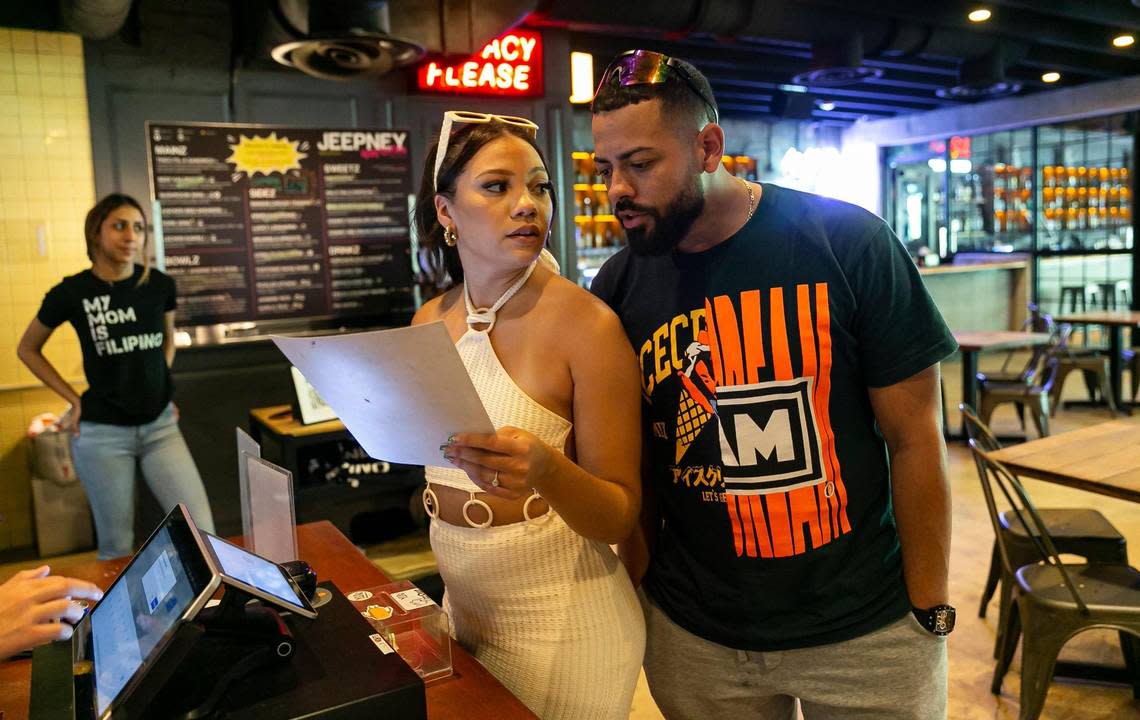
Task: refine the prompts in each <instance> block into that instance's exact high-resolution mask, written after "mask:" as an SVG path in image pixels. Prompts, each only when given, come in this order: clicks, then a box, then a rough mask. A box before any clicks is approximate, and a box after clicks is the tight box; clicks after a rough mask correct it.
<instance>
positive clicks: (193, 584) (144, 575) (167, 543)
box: [90, 508, 217, 717]
mask: <svg viewBox="0 0 1140 720" xmlns="http://www.w3.org/2000/svg"><path fill="white" fill-rule="evenodd" d="M180 513H181V510H180V508H176V509H175V510H174V511H172V512H171V514H170V515H169V516H167V518H166V520H165V521H163V524H162V525H161V526H160V527H159V528H158V530H156V531H155V533H154V534H153V535H151V537H150V539H148V540H147V542H146V544H145V545H143V547H142V549H140V550H139V551H138V553H137V554H136V555H135V557H134V559H132V560H131V562H130V564H129V565H127V567H126V569H125V570H124V571H123V572H122V574H121V575H119V577H118V578H117V579H116V580H115V583H114V584H113V585H112V586H111V587H110V589H109V590H108V591H107V593H106V595H104V597H103V599H102V600H100V601H99V603H98V604H97V605H96V606H95V609H94V610H92V611H91V620H90V622H91V652H92V656H93V660H94V664H95V670H94V672H95V713H96V717H102V716H103V714H104V713H105V712H106V711H107V710H108V709H110V707H111V705H112V703H113V702H114V701H115V700H116V699H118V698H119V697H120V696H121V695H123V691H124V689H125V688H127V686H128V684H129V683H130V682H131V681H132V679H134V678H136V677H141V676H142V674H143V673H144V672H145V669H146V668H147V667H148V666H149V665H150V663H152V662H153V661H154V660H155V659H156V658H157V657H158V656H159V654H160V653H161V652H162V649H163V647H164V646H165V644H166V642H167V641H168V640H169V639H170V637H171V636H172V634H173V631H174V628H175V626H176V625H177V624H178V621H179V620H182V619H184V618H185V619H190V618H191V617H193V615H194V614H195V613H196V612H197V610H198V609H199V608H200V607H201V606H202V604H204V603H205V601H206V600H207V599H209V595H210V594H212V593H213V591H214V588H215V587H216V585H217V582H216V580H214V578H213V573H212V572H211V571H210V569H209V566H208V565H207V563H206V559H205V557H204V555H203V553H202V548H201V545H199V544H198V543H197V542H196V541H195V539H194V535H195V534H196V532H197V531H196V530H194V529H193V527H192V526H191V525H189V520H188V519H187V518H186V517H185V516H183V515H181V514H180Z"/></svg>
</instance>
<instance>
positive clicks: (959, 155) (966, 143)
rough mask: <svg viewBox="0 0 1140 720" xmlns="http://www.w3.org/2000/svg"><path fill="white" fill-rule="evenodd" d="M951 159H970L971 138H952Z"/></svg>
mask: <svg viewBox="0 0 1140 720" xmlns="http://www.w3.org/2000/svg"><path fill="white" fill-rule="evenodd" d="M950 159H951V160H958V159H963V160H969V159H970V138H968V137H958V136H957V135H955V136H954V137H952V138H950Z"/></svg>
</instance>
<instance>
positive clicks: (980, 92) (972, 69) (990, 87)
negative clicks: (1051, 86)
mask: <svg viewBox="0 0 1140 720" xmlns="http://www.w3.org/2000/svg"><path fill="white" fill-rule="evenodd" d="M1019 90H1021V83H1019V82H1017V81H1015V80H1009V79H1007V78H1006V76H1005V53H1004V52H1003V49H1002V46H1001V45H998V46H996V47H994V48H993V49H992V50H990V51H989V52H987V53H985V54H984V55H979V56H977V57H972V58H966V59H965V60H963V61H962V64H961V65H959V66H958V84H957V85H955V86H954V87H948V88H938V89H937V90H935V91H934V94H935V95H937V96H938V97H941V98H947V99H951V100H988V99H990V98H997V97H1002V96H1005V95H1013V94H1014V93H1016V92H1018V91H1019Z"/></svg>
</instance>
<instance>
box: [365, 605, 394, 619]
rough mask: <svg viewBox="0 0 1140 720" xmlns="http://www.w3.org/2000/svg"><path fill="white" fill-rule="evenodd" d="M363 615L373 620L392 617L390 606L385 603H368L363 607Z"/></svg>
mask: <svg viewBox="0 0 1140 720" xmlns="http://www.w3.org/2000/svg"><path fill="white" fill-rule="evenodd" d="M363 615H364V616H365V617H367V618H372V619H373V620H387V619H388V618H390V617H392V608H390V607H388V606H387V605H369V606H368V607H366V608H364V613H363Z"/></svg>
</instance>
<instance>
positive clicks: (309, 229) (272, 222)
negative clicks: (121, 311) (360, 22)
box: [147, 123, 413, 326]
mask: <svg viewBox="0 0 1140 720" xmlns="http://www.w3.org/2000/svg"><path fill="white" fill-rule="evenodd" d="M147 141H148V159H149V162H150V180H151V196H152V199H154V200H157V201H158V203H159V215H160V217H159V219H158V221H159V222H161V225H162V236H163V241H164V242H163V245H164V255H165V268H166V272H167V273H168V274H169V275H170V276H172V277H173V278H174V279H175V281H177V283H178V296H179V298H178V305H179V307H178V323H179V325H181V326H189V325H206V324H215V323H230V322H242V321H259V320H280V319H289V318H314V317H322V316H324V317H330V316H331V317H337V316H350V315H365V314H367V315H386V314H392V313H410V312H412V310H413V300H412V271H411V259H410V253H411V250H410V241H409V227H408V223H409V217H408V194H409V193H410V192H411V157H410V155H409V152H408V150H409V147H410V143H409V142H408V133H407V132H405V131H402V130H363V129H359V128H356V129H343V130H337V129H332V130H327V129H302V128H287V127H266V126H261V125H228V124H227V125H222V124H198V123H194V124H191V123H186V124H176V125H175V124H158V123H154V124H150V123H148V125H147Z"/></svg>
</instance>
